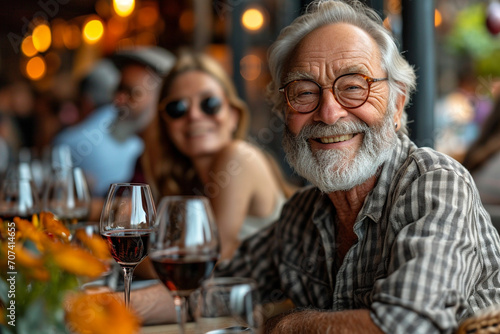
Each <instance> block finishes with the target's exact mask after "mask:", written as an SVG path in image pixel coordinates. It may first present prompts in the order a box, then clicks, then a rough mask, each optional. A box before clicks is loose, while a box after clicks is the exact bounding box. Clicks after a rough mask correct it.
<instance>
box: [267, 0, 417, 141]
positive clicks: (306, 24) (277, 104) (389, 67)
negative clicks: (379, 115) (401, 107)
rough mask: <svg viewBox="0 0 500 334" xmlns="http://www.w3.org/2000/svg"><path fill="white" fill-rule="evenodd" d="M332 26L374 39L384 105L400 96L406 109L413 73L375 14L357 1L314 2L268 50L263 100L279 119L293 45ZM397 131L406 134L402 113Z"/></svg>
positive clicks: (405, 118) (414, 82)
mask: <svg viewBox="0 0 500 334" xmlns="http://www.w3.org/2000/svg"><path fill="white" fill-rule="evenodd" d="M335 23H348V24H351V25H354V26H356V27H358V28H360V29H362V30H364V31H365V32H366V33H367V34H368V35H370V36H371V37H372V38H373V39H374V41H375V42H376V43H377V45H378V47H379V49H380V52H381V59H382V64H381V66H382V69H383V70H385V71H386V72H387V76H388V78H389V101H388V106H391V107H394V106H395V105H396V101H397V97H398V96H399V95H401V94H404V95H405V96H406V99H405V107H406V106H407V105H408V103H409V101H410V95H411V94H412V92H413V91H414V90H415V88H416V75H415V71H414V69H413V67H412V66H411V65H410V64H409V63H408V62H407V61H406V60H405V59H404V58H403V56H401V54H400V53H399V50H398V47H397V45H396V42H395V40H394V39H393V37H392V35H391V34H390V33H389V31H388V30H387V29H385V27H384V26H383V22H382V19H381V18H380V16H379V15H378V14H377V12H375V11H374V10H373V9H371V8H369V7H367V6H366V5H364V4H363V3H362V2H360V1H359V0H316V1H314V2H312V3H311V4H309V5H308V6H307V8H306V11H305V13H304V14H303V15H301V16H299V17H298V18H296V19H295V20H294V21H293V22H292V23H291V24H290V25H289V26H287V27H285V28H284V29H283V30H282V31H281V33H280V35H279V37H278V39H277V40H276V42H274V43H273V45H271V47H270V48H269V53H268V58H269V68H270V72H271V77H272V81H271V82H270V83H269V85H268V86H267V97H268V98H269V100H270V101H271V103H272V105H273V111H274V112H276V113H277V114H278V115H280V116H283V111H284V108H285V99H284V98H283V96H282V95H281V94H280V93H279V91H278V89H279V87H281V86H282V85H283V84H284V83H283V82H282V81H283V79H284V76H285V75H286V73H283V71H284V69H285V68H286V66H287V65H288V61H289V59H290V56H291V54H292V52H293V50H294V49H295V47H296V45H297V44H298V43H299V42H300V41H301V40H302V38H304V36H306V35H307V34H309V33H310V32H311V31H313V30H315V29H317V28H319V27H322V26H325V25H329V24H335ZM400 131H401V132H402V133H405V134H408V129H407V114H406V112H405V111H403V115H402V117H401V129H400Z"/></svg>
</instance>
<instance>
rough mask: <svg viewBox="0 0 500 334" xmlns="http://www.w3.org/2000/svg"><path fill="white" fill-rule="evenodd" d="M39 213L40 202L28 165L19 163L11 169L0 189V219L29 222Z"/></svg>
mask: <svg viewBox="0 0 500 334" xmlns="http://www.w3.org/2000/svg"><path fill="white" fill-rule="evenodd" d="M39 211H40V200H39V198H38V191H37V189H36V186H35V183H34V182H33V179H32V178H31V174H30V170H29V165H28V164H26V163H20V164H19V165H16V166H13V167H11V168H10V169H9V170H8V171H7V175H6V178H5V179H4V180H3V182H2V186H1V188H0V217H1V218H2V219H3V220H8V221H12V220H13V218H14V217H21V218H24V219H29V220H31V216H32V215H33V214H36V213H39Z"/></svg>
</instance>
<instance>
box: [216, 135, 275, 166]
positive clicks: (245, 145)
mask: <svg viewBox="0 0 500 334" xmlns="http://www.w3.org/2000/svg"><path fill="white" fill-rule="evenodd" d="M231 162H232V163H234V164H238V165H240V166H242V167H245V166H247V167H252V166H262V164H266V163H267V161H266V158H265V155H264V153H263V152H262V150H261V149H260V148H259V147H257V146H255V145H253V144H251V143H249V142H247V141H244V140H239V139H237V140H233V141H232V142H231V143H230V144H229V145H227V146H226V147H224V149H222V150H221V152H220V153H219V154H218V155H217V159H216V161H215V167H216V166H220V165H221V164H223V165H226V164H228V163H231Z"/></svg>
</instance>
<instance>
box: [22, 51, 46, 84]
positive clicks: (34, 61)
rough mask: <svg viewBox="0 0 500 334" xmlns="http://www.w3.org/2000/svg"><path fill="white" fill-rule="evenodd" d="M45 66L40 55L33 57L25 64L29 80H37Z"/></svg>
mask: <svg viewBox="0 0 500 334" xmlns="http://www.w3.org/2000/svg"><path fill="white" fill-rule="evenodd" d="M45 71H46V66H45V61H44V60H43V58H42V57H39V56H37V57H33V58H31V59H30V60H29V61H28V63H27V64H26V75H27V76H28V77H29V78H30V79H31V80H39V79H41V78H43V76H44V75H45Z"/></svg>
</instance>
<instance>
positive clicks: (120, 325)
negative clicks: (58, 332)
mask: <svg viewBox="0 0 500 334" xmlns="http://www.w3.org/2000/svg"><path fill="white" fill-rule="evenodd" d="M66 324H67V326H68V329H69V330H70V331H71V332H72V333H73V332H74V333H80V334H87V333H88V334H108V333H120V334H129V333H130V334H132V333H138V332H139V326H140V322H139V319H138V318H137V316H136V315H135V314H133V313H132V312H131V311H130V310H128V309H127V308H126V307H125V304H124V303H123V301H121V300H119V299H118V297H115V296H113V295H112V294H110V293H99V294H91V295H89V294H84V293H79V294H74V295H71V296H69V297H68V299H67V301H66Z"/></svg>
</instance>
